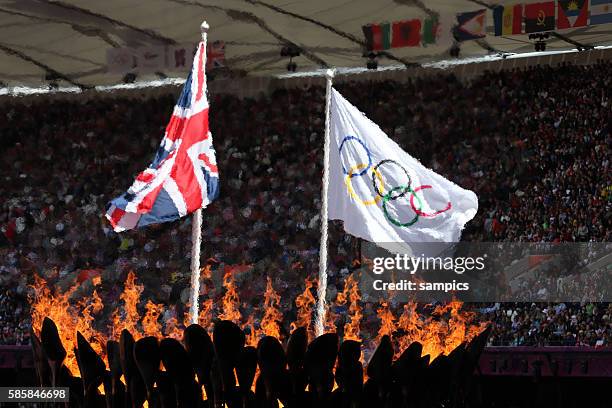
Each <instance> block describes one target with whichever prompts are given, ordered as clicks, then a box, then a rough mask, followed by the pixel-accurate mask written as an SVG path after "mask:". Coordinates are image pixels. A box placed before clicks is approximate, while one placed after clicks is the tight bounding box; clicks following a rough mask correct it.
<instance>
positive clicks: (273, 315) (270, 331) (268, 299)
mask: <svg viewBox="0 0 612 408" xmlns="http://www.w3.org/2000/svg"><path fill="white" fill-rule="evenodd" d="M280 299H281V297H280V295H279V294H277V293H276V291H275V290H274V288H273V287H272V278H270V277H269V276H268V284H267V285H266V293H265V294H264V315H263V318H262V319H261V330H262V331H263V334H264V335H265V336H273V337H276V338H277V339H279V340H281V335H280V324H281V323H282V321H283V314H282V313H281V312H280V310H278V306H279V305H280Z"/></svg>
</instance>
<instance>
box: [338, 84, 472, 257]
mask: <svg viewBox="0 0 612 408" xmlns="http://www.w3.org/2000/svg"><path fill="white" fill-rule="evenodd" d="M330 112H331V113H330V114H331V117H330V165H329V193H328V203H329V204H328V205H329V210H328V211H329V215H328V217H329V219H333V220H342V221H344V229H345V230H346V232H348V233H349V234H351V235H354V236H357V237H360V238H363V239H365V240H368V241H371V242H373V243H375V244H377V245H379V246H381V247H383V248H385V249H388V250H390V251H392V252H403V253H410V252H412V249H411V248H413V247H411V246H410V243H429V242H457V241H459V239H460V237H461V231H462V229H463V227H464V226H465V224H466V223H467V222H468V221H470V220H471V219H472V218H474V216H475V215H476V211H477V210H478V198H477V197H476V194H474V193H473V192H472V191H469V190H465V189H463V188H461V187H459V186H458V185H456V184H455V183H453V182H452V181H449V180H447V179H446V178H444V177H442V176H441V175H439V174H437V173H435V172H434V171H432V170H430V169H428V168H426V167H425V166H423V165H422V164H421V163H420V162H419V161H418V160H416V159H415V158H413V157H412V156H410V155H409V154H408V153H406V152H405V151H403V150H402V149H401V148H400V146H399V145H398V144H397V143H395V142H394V141H393V140H391V139H390V138H389V137H388V136H387V135H386V134H385V133H384V132H383V131H382V130H381V129H380V128H379V127H378V126H377V125H376V124H375V123H374V122H372V121H371V120H370V119H368V118H367V117H366V116H365V115H364V114H363V113H362V112H360V111H359V110H358V109H357V108H356V107H355V106H353V105H351V104H350V103H349V102H348V101H347V100H346V99H344V97H343V96H342V95H341V94H340V93H339V92H338V91H336V90H335V89H333V88H332V94H331V107H330Z"/></svg>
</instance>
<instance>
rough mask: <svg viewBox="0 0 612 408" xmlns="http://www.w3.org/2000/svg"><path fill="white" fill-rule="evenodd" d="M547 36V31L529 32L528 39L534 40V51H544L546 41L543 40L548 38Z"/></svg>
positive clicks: (548, 35)
mask: <svg viewBox="0 0 612 408" xmlns="http://www.w3.org/2000/svg"><path fill="white" fill-rule="evenodd" d="M549 37H550V34H549V33H535V34H529V39H530V40H535V43H534V44H533V46H534V49H535V50H536V51H546V41H544V40H546V39H548V38H549Z"/></svg>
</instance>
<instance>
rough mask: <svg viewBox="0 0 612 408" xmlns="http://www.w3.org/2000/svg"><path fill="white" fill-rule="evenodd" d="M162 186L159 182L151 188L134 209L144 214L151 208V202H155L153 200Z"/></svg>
mask: <svg viewBox="0 0 612 408" xmlns="http://www.w3.org/2000/svg"><path fill="white" fill-rule="evenodd" d="M163 186H164V183H160V185H159V186H157V187H155V188H154V189H153V190H151V191H150V192H149V194H147V195H146V196H145V197H144V198H143V199H142V201H141V202H140V203H139V204H138V207H136V211H138V212H139V213H141V214H146V213H148V212H149V211H151V209H152V208H153V204H155V200H156V199H157V196H158V195H159V192H160V191H161V189H162V188H163Z"/></svg>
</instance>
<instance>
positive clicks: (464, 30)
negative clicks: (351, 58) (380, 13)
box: [362, 0, 612, 51]
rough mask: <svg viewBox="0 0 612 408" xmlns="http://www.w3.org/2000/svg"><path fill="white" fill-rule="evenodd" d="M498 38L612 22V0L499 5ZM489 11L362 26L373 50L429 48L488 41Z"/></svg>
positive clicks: (496, 14) (495, 26)
mask: <svg viewBox="0 0 612 408" xmlns="http://www.w3.org/2000/svg"><path fill="white" fill-rule="evenodd" d="M492 14H493V33H494V35H495V36H502V35H516V34H529V33H538V32H545V31H552V30H563V29H569V28H577V27H585V26H588V25H599V24H607V23H612V0H549V1H540V2H536V3H528V4H525V3H516V4H505V5H498V6H495V7H493V8H492ZM486 17H487V9H481V10H475V11H468V12H464V13H458V14H456V15H455V16H453V18H451V19H445V20H443V19H440V18H433V17H428V18H426V19H418V18H415V19H410V20H402V21H396V22H392V23H386V22H385V23H377V24H368V25H365V26H363V27H362V30H363V33H364V36H365V41H366V47H367V49H368V50H371V51H381V50H388V49H391V48H401V47H420V46H422V47H426V46H428V45H430V44H439V43H442V42H444V41H443V38H444V35H445V34H446V33H448V37H449V38H450V37H451V35H452V37H454V39H455V40H456V41H459V42H461V41H469V40H477V39H479V38H484V37H485V36H486V35H487V32H486V29H487V25H486V22H487V21H486Z"/></svg>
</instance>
